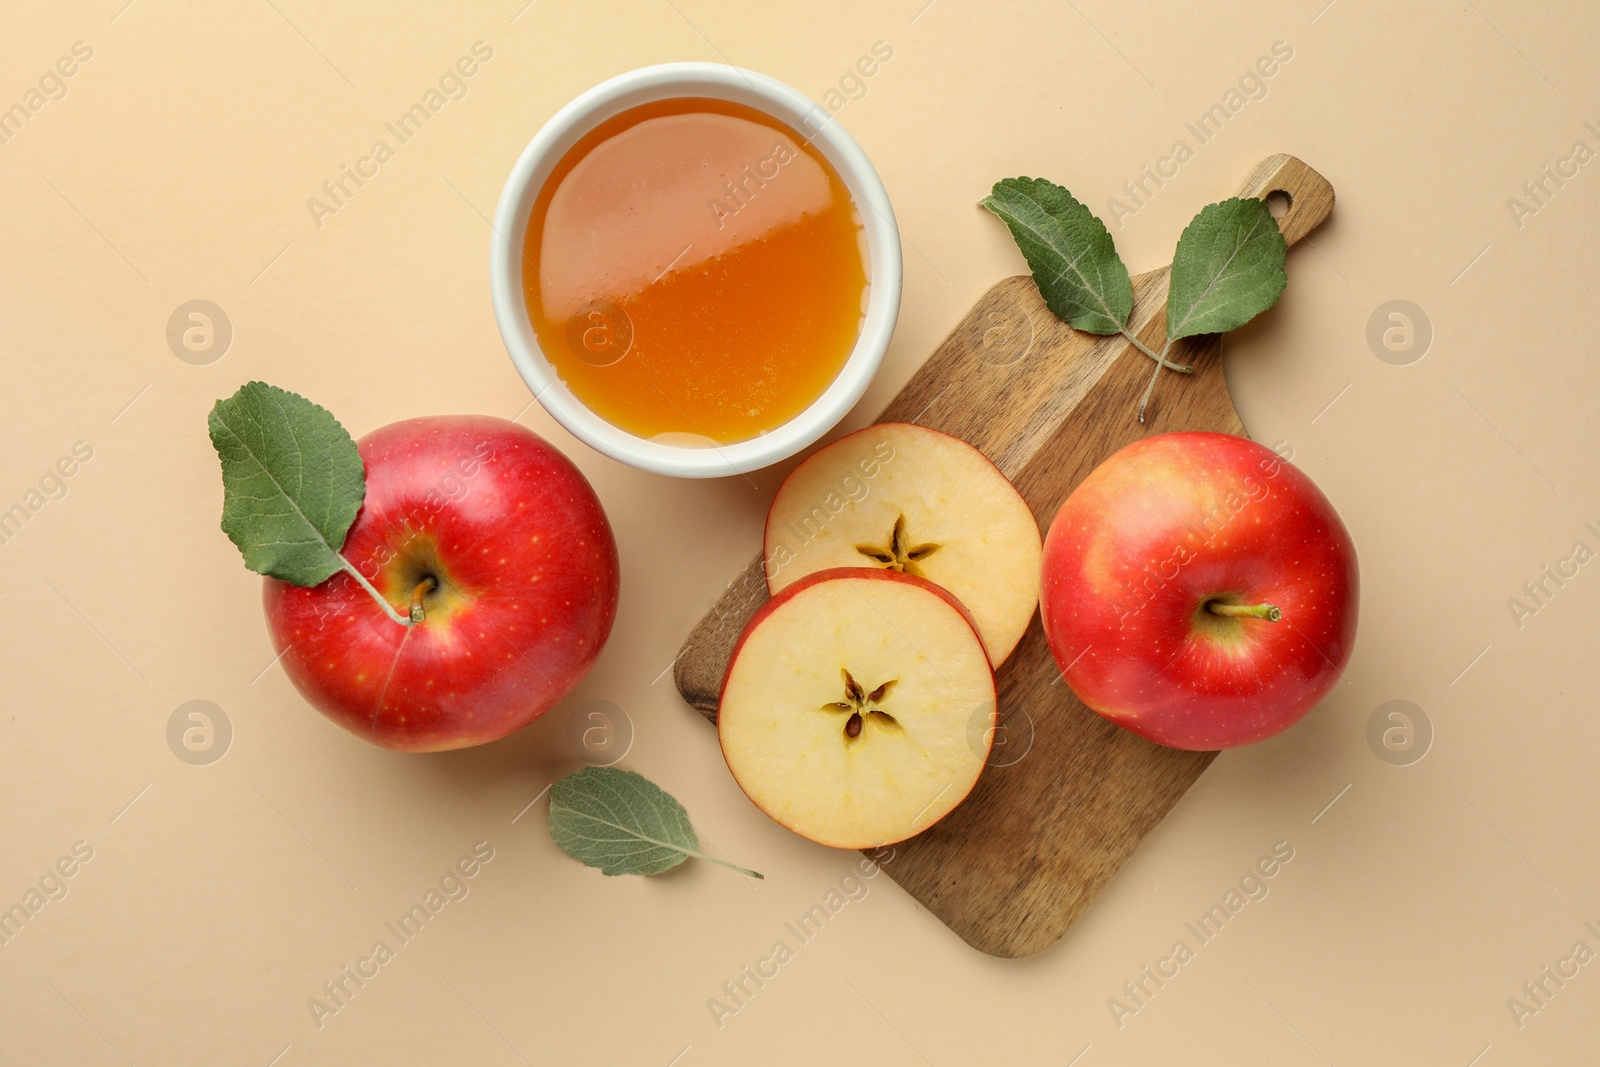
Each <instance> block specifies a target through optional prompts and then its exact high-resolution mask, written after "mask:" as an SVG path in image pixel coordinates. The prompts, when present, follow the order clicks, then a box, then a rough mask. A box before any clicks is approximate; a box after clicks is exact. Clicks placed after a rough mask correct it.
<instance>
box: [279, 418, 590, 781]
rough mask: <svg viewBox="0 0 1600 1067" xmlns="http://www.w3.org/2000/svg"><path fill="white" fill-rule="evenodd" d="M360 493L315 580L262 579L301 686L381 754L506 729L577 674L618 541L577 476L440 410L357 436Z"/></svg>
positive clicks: (511, 433)
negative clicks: (385, 604)
mask: <svg viewBox="0 0 1600 1067" xmlns="http://www.w3.org/2000/svg"><path fill="white" fill-rule="evenodd" d="M357 448H358V450H359V451H360V453H361V459H362V462H363V463H364V464H365V466H366V481H367V493H366V498H365V500H364V501H363V503H362V506H361V511H360V512H359V513H358V514H357V516H356V520H355V524H354V525H353V526H351V528H350V532H349V534H348V535H347V537H346V538H345V544H344V551H343V554H344V556H345V558H346V559H348V560H349V561H350V562H351V563H352V564H353V565H354V566H355V567H356V568H357V569H358V570H359V571H360V572H361V573H362V574H363V575H364V576H365V577H366V578H367V579H368V581H370V582H371V583H372V584H373V586H374V587H375V588H376V589H377V590H378V591H379V592H380V593H382V594H383V595H384V597H385V598H386V599H387V600H388V601H389V602H390V603H391V604H393V605H394V606H395V607H396V609H397V610H398V611H399V612H400V614H402V615H405V614H407V608H408V606H409V603H410V600H411V597H412V594H413V591H414V590H415V589H416V588H417V586H418V585H419V584H421V583H424V582H425V581H426V580H427V579H428V578H430V577H431V578H433V579H434V580H436V581H437V582H438V583H439V585H438V588H437V589H435V590H433V591H431V592H428V593H426V594H425V595H424V596H423V609H424V614H425V617H424V620H423V621H422V622H421V623H416V624H413V625H411V626H403V625H401V624H400V623H397V622H395V621H394V620H393V619H392V618H390V617H389V616H388V615H387V614H386V613H385V612H384V610H383V608H382V606H381V605H379V604H378V603H377V601H376V600H374V599H373V598H372V596H371V595H370V594H369V593H368V592H367V591H366V590H364V589H362V588H361V586H360V585H359V583H357V582H356V580H355V579H354V578H352V577H351V576H350V575H349V574H346V573H343V572H341V573H338V574H335V575H334V576H333V577H332V578H329V579H328V580H327V581H325V582H323V583H322V584H321V585H318V586H316V587H314V588H310V589H307V588H302V587H300V586H294V585H290V584H288V583H286V582H281V581H278V580H277V579H274V578H268V579H267V580H266V586H265V589H264V591H263V602H264V606H265V608H266V615H267V626H268V629H269V631H270V632H271V636H272V643H273V646H274V647H275V648H276V649H277V650H278V651H279V652H280V653H281V654H282V663H283V667H284V670H285V671H286V672H287V673H288V675H289V679H290V680H291V681H292V682H293V683H294V685H295V688H296V689H298V690H299V691H300V693H301V694H302V695H303V696H304V697H305V698H306V700H308V701H309V702H310V703H311V704H312V705H313V706H314V707H316V708H317V709H318V710H319V711H321V712H322V713H323V714H324V715H326V716H328V718H330V719H332V720H333V721H334V722H336V723H338V724H339V725H340V726H343V727H344V728H346V729H347V730H349V731H351V732H352V733H354V734H356V735H357V736H359V737H362V738H365V739H366V740H368V741H371V742H372V743H374V744H377V745H382V746H383V747H385V748H391V749H398V750H402V751H409V752H433V751H441V750H444V749H453V748H465V747H467V746H469V745H480V744H483V743H484V742H487V741H493V740H496V739H497V738H501V737H504V736H506V735H507V734H509V733H512V732H513V731H515V730H518V729H521V728H522V727H524V726H526V725H528V724H529V723H531V722H533V721H534V720H535V719H537V718H539V716H541V715H543V714H544V713H545V712H546V711H548V710H550V708H551V706H552V705H554V704H555V703H556V702H557V701H559V700H560V699H561V698H562V697H563V696H565V695H566V694H567V693H569V692H571V691H572V689H573V688H574V687H575V686H576V685H577V684H578V682H579V681H580V680H581V679H582V678H583V676H584V675H585V674H586V673H587V672H588V670H589V668H590V666H591V665H593V663H594V661H595V658H596V657H597V656H598V655H599V654H600V650H601V648H602V647H603V646H604V644H605V641H606V637H607V636H608V635H609V634H610V632H611V624H612V621H613V620H614V619H615V617H616V608H617V590H618V560H617V547H616V541H615V539H614V538H613V537H612V533H611V526H610V523H609V522H607V520H606V516H605V512H604V510H602V508H601V506H600V501H599V499H598V498H597V497H596V496H595V493H594V490H593V489H592V488H591V487H590V485H589V483H588V481H587V480H586V479H585V478H584V476H583V474H582V473H581V472H579V470H578V469H577V468H576V467H575V466H573V465H572V463H571V461H569V460H568V459H567V458H566V457H565V456H564V455H562V454H561V452H560V451H558V450H557V449H556V448H555V447H554V446H552V445H550V444H549V443H548V442H546V441H545V440H544V439H543V438H541V437H539V436H538V435H536V434H534V433H532V432H530V431H528V430H525V429H523V428H522V427H520V426H517V425H515V424H513V423H510V422H506V421H505V420H503V419H495V418H488V417H484V416H436V417H428V418H419V419H410V420H407V421H405V422H397V423H394V424H392V425H389V426H385V427H383V428H382V429H379V430H375V431H373V432H372V433H371V434H369V435H367V436H366V437H364V438H363V439H362V440H361V441H360V442H358V444H357Z"/></svg>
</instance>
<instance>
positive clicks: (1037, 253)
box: [978, 178, 1133, 335]
mask: <svg viewBox="0 0 1600 1067" xmlns="http://www.w3.org/2000/svg"><path fill="white" fill-rule="evenodd" d="M978 203H979V204H981V205H982V206H983V207H986V208H988V209H989V210H990V211H992V212H994V213H995V214H996V215H998V216H1000V218H1001V220H1002V221H1004V222H1005V224H1006V227H1007V228H1008V229H1010V231H1011V236H1012V238H1014V239H1015V240H1016V242H1017V247H1018V248H1020V249H1022V255H1023V257H1024V258H1025V259H1027V261H1028V268H1029V269H1030V270H1031V271H1033V280H1034V282H1035V283H1037V284H1038V286H1039V293H1040V295H1041V296H1043V297H1044V302H1045V306H1046V307H1048V308H1049V309H1050V310H1051V311H1052V312H1054V313H1055V316H1056V317H1057V318H1058V319H1061V320H1063V321H1064V322H1066V323H1067V324H1068V325H1070V326H1072V327H1073V328H1075V329H1079V330H1084V331H1087V332H1088V333H1094V334H1101V335H1105V334H1112V333H1116V332H1118V331H1119V330H1121V329H1122V327H1123V325H1124V324H1125V323H1126V322H1127V321H1128V313H1129V312H1130V311H1132V310H1133V283H1132V282H1131V281H1130V280H1129V278H1128V268H1127V267H1125V266H1123V263H1122V258H1121V257H1120V256H1118V255H1117V248H1116V245H1115V244H1114V243H1113V242H1112V240H1111V234H1110V232H1109V231H1107V230H1106V227H1105V223H1103V222H1101V221H1100V220H1099V219H1097V218H1095V215H1094V212H1092V211H1090V210H1089V209H1088V208H1087V207H1085V206H1084V205H1083V204H1080V203H1079V202H1078V201H1077V200H1076V199H1075V198H1074V197H1073V195H1072V194H1071V193H1069V192H1067V191H1066V190H1065V189H1063V188H1062V187H1061V186H1059V185H1056V184H1055V183H1054V182H1049V181H1046V180H1045V179H1043V178H1005V179H1003V180H1001V181H998V182H996V183H995V185H994V191H993V192H991V193H990V194H989V195H988V196H986V197H984V198H983V199H982V200H980V201H978Z"/></svg>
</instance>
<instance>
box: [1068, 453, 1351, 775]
mask: <svg viewBox="0 0 1600 1067" xmlns="http://www.w3.org/2000/svg"><path fill="white" fill-rule="evenodd" d="M1358 591H1359V579H1358V574H1357V565H1356V553H1355V546H1354V545H1353V544H1352V543H1351V541H1350V535H1349V533H1348V532H1347V531H1346V530H1345V527H1344V523H1342V522H1341V521H1340V520H1339V516H1338V513H1337V512H1335V511H1334V509H1333V505H1332V504H1330V503H1329V502H1328V499H1327V497H1325V496H1323V495H1322V493H1321V491H1320V490H1318V489H1317V487H1316V486H1315V485H1314V484H1312V482H1311V480H1310V479H1309V478H1307V477H1306V476H1305V475H1304V474H1302V473H1301V472H1300V471H1299V470H1298V469H1296V468H1295V467H1293V466H1291V465H1290V464H1289V463H1288V462H1287V461H1286V460H1284V459H1282V458H1280V457H1279V456H1278V455H1277V454H1276V453H1274V452H1272V451H1271V450H1270V449H1267V448H1264V447H1262V446H1261V445H1259V444H1256V443H1255V442H1253V441H1249V440H1247V439H1245V438H1242V437H1235V436H1232V435H1230V434H1219V433H1171V434H1160V435H1157V436H1154V437H1147V438H1145V439H1144V440H1141V441H1136V442H1134V443H1133V444H1131V445H1129V446H1127V447H1126V448H1124V449H1122V450H1121V451H1119V452H1117V453H1116V454H1114V455H1113V456H1111V457H1110V458H1109V459H1107V460H1106V461H1105V462H1104V463H1102V464H1101V465H1100V466H1099V467H1097V468H1095V470H1094V471H1093V472H1091V473H1090V474H1089V476H1088V477H1087V478H1085V479H1084V480H1083V482H1082V483H1080V484H1079V485H1078V487H1077V488H1076V489H1074V490H1073V492H1072V495H1071V496H1069V497H1068V498H1067V500H1066V503H1064V504H1063V505H1062V506H1061V510H1060V511H1059V512H1058V513H1057V514H1056V517H1055V520H1054V521H1053V522H1052V523H1051V525H1050V532H1049V534H1048V536H1047V537H1046V538H1045V547H1044V580H1043V591H1042V594H1041V602H1040V612H1041V615H1042V617H1043V621H1044V629H1045V635H1046V637H1047V638H1048V639H1049V642H1050V648H1051V651H1052V652H1053V653H1054V655H1055V659H1056V662H1057V664H1058V665H1059V666H1060V667H1061V670H1062V673H1063V675H1064V676H1065V678H1066V681H1067V684H1068V685H1070V686H1071V687H1072V691H1073V692H1074V693H1076V694H1077V695H1078V698H1079V699H1080V700H1082V701H1083V702H1084V704H1086V705H1088V706H1089V707H1090V708H1092V709H1093V710H1094V711H1096V712H1098V713H1099V714H1101V715H1103V716H1104V717H1105V718H1107V719H1109V720H1111V721H1112V722H1114V723H1116V724H1117V725H1119V726H1123V727H1126V728H1127V729H1129V730H1132V731H1133V732H1134V733H1136V734H1139V735H1140V736H1142V737H1146V738H1149V739H1150V740H1151V741H1155V742H1157V743H1159V744H1163V745H1168V746H1171V747H1174V748H1185V749H1197V750H1209V749H1220V748H1233V747H1235V746H1238V745H1247V744H1250V743H1252V742H1255V741H1260V740H1263V739H1264V738H1268V737H1271V736H1273V735H1274V734H1276V733H1278V732H1280V731H1282V730H1285V729H1287V728H1288V727H1289V726H1291V725H1293V724H1294V723H1295V722H1297V721H1298V720H1299V719H1300V718H1301V717H1302V716H1303V715H1305V714H1306V712H1308V711H1310V710H1311V708H1312V707H1313V706H1314V705H1315V704H1316V703H1317V702H1318V701H1319V700H1321V699H1322V697H1323V696H1324V695H1325V694H1326V693H1327V692H1328V690H1329V689H1330V688H1331V687H1332V686H1333V685H1334V683H1335V682H1337V681H1338V680H1339V676H1340V672H1341V671H1342V670H1343V669H1344V666H1345V664H1346V663H1347V662H1348V661H1349V658H1350V651H1351V646H1352V645H1353V644H1354V642H1355V633H1356V608H1357V600H1358Z"/></svg>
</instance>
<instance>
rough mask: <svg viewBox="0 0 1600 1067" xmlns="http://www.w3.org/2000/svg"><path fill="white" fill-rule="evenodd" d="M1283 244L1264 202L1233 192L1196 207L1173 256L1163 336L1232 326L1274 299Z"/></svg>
mask: <svg viewBox="0 0 1600 1067" xmlns="http://www.w3.org/2000/svg"><path fill="white" fill-rule="evenodd" d="M1288 251H1289V249H1288V245H1287V244H1285V243H1284V240H1283V234H1282V232H1280V231H1279V229H1278V223H1277V222H1276V220H1274V219H1273V217H1272V212H1270V211H1268V210H1267V205H1266V203H1265V202H1264V201H1261V200H1257V199H1256V198H1254V197H1242V198H1241V197H1235V198H1234V199H1232V200H1224V201H1222V202H1221V203H1219V204H1211V205H1209V206H1207V207H1204V208H1202V209H1201V210H1200V214H1198V215H1196V216H1195V217H1194V221H1192V222H1190V223H1189V225H1188V227H1187V228H1185V229H1184V231H1183V236H1181V237H1179V238H1178V248H1177V251H1176V252H1174V253H1173V256H1172V281H1171V284H1170V285H1169V287H1168V290H1167V338H1168V339H1169V340H1173V341H1175V340H1177V339H1178V338H1180V337H1191V336H1193V335H1195V334H1200V333H1226V332H1227V331H1228V330H1233V329H1237V328H1238V327H1240V326H1243V325H1244V324H1245V323H1247V322H1249V321H1250V320H1251V319H1253V318H1255V317H1256V316H1257V315H1259V314H1261V313H1262V312H1263V311H1265V310H1267V309H1268V308H1269V307H1271V306H1272V305H1273V304H1275V303H1277V302H1278V295H1279V294H1280V293H1282V292H1283V287H1284V286H1285V285H1286V284H1288V281H1289V279H1288V276H1287V275H1285V274H1284V273H1283V265H1284V262H1285V260H1286V259H1287V258H1288Z"/></svg>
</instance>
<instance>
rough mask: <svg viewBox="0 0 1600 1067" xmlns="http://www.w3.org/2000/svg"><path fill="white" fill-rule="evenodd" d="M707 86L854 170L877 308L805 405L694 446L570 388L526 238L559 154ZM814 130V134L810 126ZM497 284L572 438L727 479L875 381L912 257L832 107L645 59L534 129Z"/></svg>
mask: <svg viewBox="0 0 1600 1067" xmlns="http://www.w3.org/2000/svg"><path fill="white" fill-rule="evenodd" d="M678 97H709V98H713V99H720V100H728V101H731V102H733V103H739V104H744V105H746V106H748V107H753V108H756V109H757V110H759V111H762V112H764V113H766V114H768V115H770V116H772V117H773V118H775V119H778V120H779V121H780V122H783V123H785V124H786V125H788V126H789V127H790V128H791V129H793V130H794V131H795V133H796V134H797V135H798V136H800V137H802V138H805V139H807V140H809V141H810V143H811V144H813V145H814V146H815V147H816V148H817V149H818V151H820V152H821V153H822V155H823V157H824V158H826V159H827V160H828V162H829V163H831V164H832V165H833V168H834V170H835V171H836V172H837V173H838V174H839V177H840V178H841V179H842V180H843V181H844V183H845V185H846V187H847V188H848V189H849V191H850V195H851V198H852V200H853V201H854V202H855V205H856V210H857V213H858V214H859V215H860V217H861V222H862V227H863V229H864V230H865V233H866V239H867V261H868V273H867V277H868V279H869V280H868V285H867V310H866V314H865V316H864V318H863V320H862V323H861V332H860V334H859V335H858V336H857V338H856V344H855V347H854V348H853V349H852V350H851V352H850V355H849V357H848V358H847V359H846V360H845V364H844V366H843V367H842V368H841V369H840V371H839V373H838V375H837V376H836V377H835V378H834V380H833V381H832V382H831V383H830V384H829V385H828V387H827V388H826V389H825V390H823V392H822V393H821V395H819V396H818V397H817V398H816V399H815V400H813V401H812V402H811V403H810V404H809V405H808V406H807V407H806V408H805V409H804V410H802V411H801V412H799V413H798V414H796V415H795V416H794V417H793V418H791V419H789V420H788V421H787V422H785V423H783V424H782V425H780V426H778V427H775V428H774V429H772V430H769V431H767V432H766V433H763V434H761V435H759V436H757V437H754V438H751V439H750V440H747V441H739V442H736V443H734V444H728V445H715V446H703V447H685V446H681V445H672V444H666V443H663V442H660V441H651V440H648V439H646V438H643V437H639V436H637V435H635V434H631V433H629V432H628V431H626V430H623V429H621V428H620V427H618V426H615V425H613V424H612V423H610V422H607V421H606V420H605V419H604V418H602V417H601V416H600V415H598V414H596V413H595V412H594V411H592V410H591V409H590V408H589V407H588V406H587V405H585V404H584V403H583V401H581V400H579V399H578V398H577V397H576V396H574V395H573V394H572V392H571V391H570V390H568V388H567V387H566V385H565V384H564V383H562V381H561V380H560V377H559V376H558V375H557V374H556V372H555V369H554V367H552V366H551V364H550V363H549V361H548V360H546V358H545V356H544V353H543V351H542V350H541V349H540V347H539V343H538V339H537V338H536V337H535V335H534V332H533V323H532V321H531V320H530V319H529V316H528V311H527V307H526V305H525V303H524V300H523V287H522V264H523V260H524V257H523V254H522V242H523V237H524V235H525V234H526V233H527V228H528V219H529V217H530V215H531V214H532V210H533V203H534V200H535V199H536V198H537V196H538V194H539V191H540V188H541V187H542V186H543V184H544V182H545V179H546V178H547V177H548V176H549V174H550V172H551V171H552V170H553V169H554V168H555V165H556V164H557V163H558V162H559V161H560V159H561V157H562V156H563V155H565V154H566V152H567V151H568V150H569V149H570V148H571V147H572V146H573V145H574V144H575V143H576V142H577V141H578V139H579V138H581V137H582V136H583V135H584V134H586V133H588V132H589V131H590V130H591V129H593V128H594V127H595V126H596V125H597V124H599V123H600V122H603V121H605V120H606V119H608V118H611V117H612V116H614V115H616V114H618V113H620V112H623V111H626V110H628V109H629V108H632V107H636V106H638V105H640V104H645V103H650V102H652V101H656V100H667V99H673V98H678ZM808 135H809V136H808ZM492 229H493V234H492V236H491V238H490V250H489V284H490V292H491V296H492V298H493V303H494V315H495V321H496V323H497V325H498V326H499V329H500V337H501V339H502V340H503V341H504V342H505V347H506V351H507V352H508V353H509V354H510V356H511V362H512V364H513V365H514V366H515V367H516V369H517V372H518V373H519V374H520V375H521V376H522V380H523V381H524V382H526V383H527V385H528V388H529V389H531V390H532V391H533V395H534V398H535V399H536V400H538V401H539V403H540V404H542V405H543V406H544V409H545V410H546V411H548V412H549V413H550V415H551V417H552V418H554V419H555V420H556V421H557V422H558V423H560V424H561V425H562V426H563V427H565V428H566V429H567V430H568V431H569V432H570V433H571V434H572V435H573V436H574V437H577V438H578V439H579V440H581V441H583V442H584V443H585V444H587V445H589V446H590V447H591V448H594V449H595V450H596V451H598V452H601V453H603V454H605V455H607V456H610V457H611V458H613V459H616V460H619V461H621V462H623V463H627V464H629V465H631V466H634V467H639V468H641V469H644V470H648V471H653V472H655V473H658V474H668V475H675V476H678V477H687V478H719V477H727V476H732V475H738V474H745V473H748V472H750V471H754V470H759V469H760V468H762V467H766V466H769V465H771V464H773V463H776V462H778V461H779V460H782V459H785V458H787V457H789V456H792V455H794V454H795V453H796V452H799V451H800V450H801V449H803V448H805V447H806V446H807V445H810V444H812V443H813V442H815V441H816V440H817V439H818V438H820V437H821V436H822V435H823V434H825V433H827V432H828V431H829V430H830V429H832V428H833V427H834V426H836V425H837V424H838V423H839V421H840V420H841V419H842V418H844V416H845V415H846V414H847V413H848V412H849V411H850V409H851V408H853V407H854V406H855V405H856V403H857V401H859V400H860V399H861V397H862V395H863V394H864V393H865V392H866V389H867V386H868V385H869V384H871V382H872V377H873V375H874V374H876V373H877V370H878V367H879V365H880V364H881V363H882V362H883V356H884V352H885V351H887V349H888V347H889V341H890V339H891V338H892V337H893V335H894V327H895V320H896V319H897V317H898V316H899V312H900V295H901V284H902V276H903V269H904V267H903V263H902V259H901V251H900V232H899V227H898V225H897V224H896V222H895V217H894V209H893V207H892V206H890V203H889V194H888V192H887V191H886V190H885V189H884V186H883V181H882V180H881V179H880V178H879V177H878V172H877V170H876V169H875V168H874V167H873V166H872V163H871V161H870V160H868V159H867V155H866V153H865V152H864V151H862V149H861V146H860V145H859V144H857V143H856V140H855V138H853V137H851V136H850V134H849V133H848V132H847V131H846V130H845V128H844V127H843V126H842V125H840V123H839V122H838V120H837V119H836V118H835V116H834V115H833V113H832V112H830V111H828V109H827V108H825V107H823V106H822V105H821V104H818V103H816V102H815V101H813V100H811V99H810V98H809V97H807V96H806V95H805V94H804V93H801V92H800V91H799V90H797V89H794V88H792V87H791V86H789V85H786V84H784V83H783V82H780V81H778V80H776V79H774V78H770V77H768V76H767V75H764V74H760V73H757V72H755V71H751V70H746V69H744V68H742V67H735V66H732V65H729V64H723V63H704V62H686V63H663V64H658V65H655V66H649V67H641V68H639V69H637V70H631V71H628V72H626V73H624V74H619V75H617V76H616V77H613V78H609V79H607V80H606V81H603V82H601V83H600V84H599V85H596V86H594V87H593V88H591V89H588V90H586V91H585V92H583V93H580V94H579V95H578V96H577V97H576V98H574V99H573V100H572V101H571V102H570V103H568V104H567V105H566V106H564V107H562V108H561V109H560V110H559V111H557V112H556V113H555V114H554V115H553V116H551V118H550V120H549V121H548V122H546V123H545V124H544V126H542V127H541V128H540V129H539V132H538V133H536V134H534V136H533V139H532V140H531V141H529V142H528V145H527V147H526V148H524V149H523V151H522V154H521V155H520V156H519V157H518V158H517V161H516V164H515V165H514V166H513V167H512V168H511V173H510V175H509V176H508V177H507V179H506V183H505V187H504V188H503V190H502V191H501V194H500V201H499V205H498V206H497V207H496V209H495V216H494V225H493V227H492Z"/></svg>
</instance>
